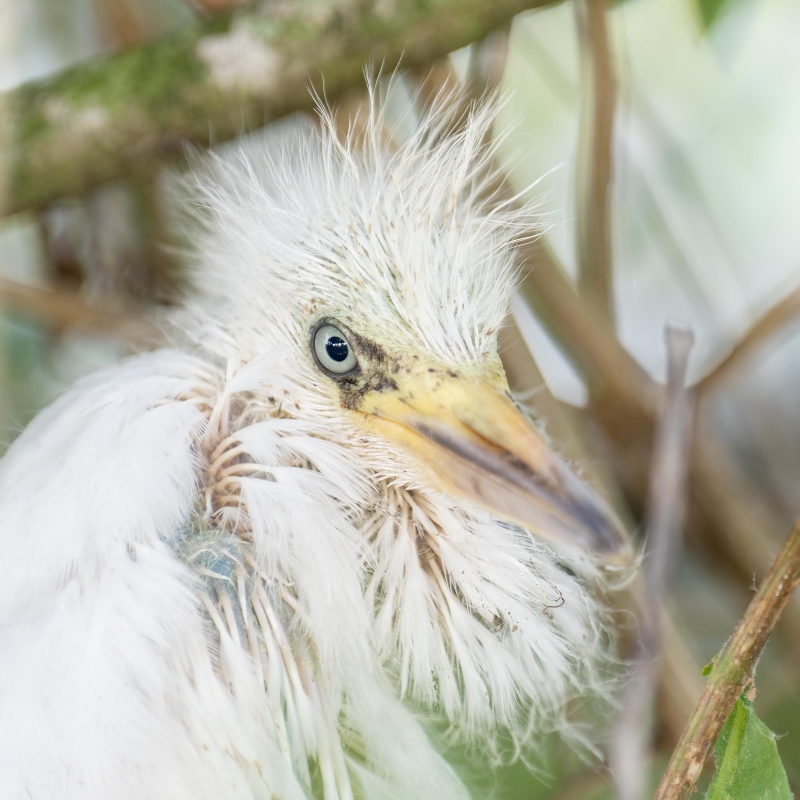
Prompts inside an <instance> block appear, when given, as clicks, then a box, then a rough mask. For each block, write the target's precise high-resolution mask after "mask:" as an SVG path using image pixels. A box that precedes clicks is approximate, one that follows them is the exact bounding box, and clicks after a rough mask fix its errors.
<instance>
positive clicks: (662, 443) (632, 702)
mask: <svg viewBox="0 0 800 800" xmlns="http://www.w3.org/2000/svg"><path fill="white" fill-rule="evenodd" d="M664 339H665V342H666V346H667V386H666V391H665V394H664V406H663V411H662V414H661V420H660V423H659V427H658V432H657V438H656V445H655V452H654V455H653V469H652V472H651V476H650V499H649V504H648V508H649V520H648V525H647V529H648V537H647V550H648V556H647V559H646V561H645V564H644V573H645V574H644V581H643V582H640V583H639V586H638V591H637V592H636V594H637V595H638V600H639V606H640V617H641V619H640V628H639V630H640V639H639V648H638V653H637V655H636V660H635V665H634V668H633V671H632V675H631V680H630V682H629V683H628V686H627V687H626V691H625V697H624V700H623V703H622V709H623V710H622V712H621V714H620V717H619V721H618V724H617V728H616V731H615V732H614V739H613V744H612V748H611V772H612V775H613V778H614V783H615V785H616V790H617V797H618V798H619V800H639V798H641V797H642V796H643V793H644V785H645V770H646V765H647V761H648V758H647V756H648V751H649V749H650V739H651V709H652V707H653V701H654V699H655V693H656V683H657V669H656V666H657V665H656V662H655V659H656V657H657V655H658V653H659V652H660V649H661V647H660V643H661V632H662V619H661V613H662V598H663V595H664V588H665V586H666V583H667V579H668V573H669V571H670V568H671V566H672V564H673V562H674V558H675V556H676V550H677V549H678V545H679V541H680V531H681V528H682V527H683V518H684V513H685V508H686V483H687V474H688V463H689V441H690V438H691V429H692V419H693V416H694V409H693V402H692V399H693V398H692V396H691V394H690V393H689V392H687V390H686V370H687V366H688V363H689V354H690V353H691V350H692V346H693V344H694V334H693V333H692V331H691V330H690V329H688V328H683V327H678V326H674V325H667V326H666V328H665V331H664ZM643 594H644V596H642V595H643Z"/></svg>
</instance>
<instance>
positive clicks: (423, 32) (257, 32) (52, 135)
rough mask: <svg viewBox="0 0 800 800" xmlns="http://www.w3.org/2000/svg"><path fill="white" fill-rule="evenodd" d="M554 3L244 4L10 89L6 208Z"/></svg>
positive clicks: (164, 153) (2, 151)
mask: <svg viewBox="0 0 800 800" xmlns="http://www.w3.org/2000/svg"><path fill="white" fill-rule="evenodd" d="M546 2H547V0H492V2H490V3H487V2H485V0H368V2H364V0H335V1H334V2H331V3H329V4H325V5H320V4H319V3H317V2H314V0H297V2H292V3H288V2H286V3H275V4H270V6H269V12H268V13H267V12H266V11H258V10H252V9H250V10H240V11H238V12H236V13H232V14H227V15H223V16H221V17H215V18H212V19H211V20H208V21H206V22H204V23H202V24H198V25H195V26H190V27H188V28H185V29H182V30H180V31H178V32H176V33H174V34H172V35H170V36H167V37H164V38H162V39H159V40H158V41H155V42H152V43H150V44H147V45H143V46H141V47H139V48H135V49H132V50H127V51H125V52H122V53H119V54H117V55H113V56H111V57H108V58H103V59H97V60H94V61H90V62H87V63H84V64H79V65H77V66H75V67H72V68H71V69H68V70H65V71H64V72H62V73H60V74H59V75H56V76H55V77H53V78H50V79H48V80H42V81H35V82H31V83H28V84H25V85H22V86H20V87H19V88H17V89H14V90H11V91H9V92H6V93H5V94H0V110H2V113H3V117H4V119H3V120H0V122H2V126H0V144H1V145H2V148H0V161H4V162H5V163H2V164H0V175H2V176H4V180H3V181H2V182H0V192H1V193H0V216H2V215H7V214H11V213H14V212H17V211H22V210H26V209H30V208H37V207H41V206H43V205H45V204H47V203H50V202H52V201H53V200H56V199H59V198H62V197H66V196H71V195H79V194H81V193H83V192H85V191H86V190H88V189H91V188H92V187H94V186H97V185H99V184H102V183H105V182H107V181H110V180H114V179H118V178H120V177H123V176H125V175H127V174H129V173H131V172H136V171H144V170H149V169H151V168H152V166H153V164H154V163H155V162H156V161H157V160H159V159H163V158H165V157H170V156H175V155H180V154H181V153H182V152H183V149H184V145H185V144H186V143H194V144H199V145H207V144H209V143H210V142H221V141H224V140H226V139H230V138H232V137H235V136H237V135H239V134H241V133H243V132H245V131H247V130H250V129H252V128H255V127H259V126H261V125H263V124H265V123H266V122H269V121H270V120H272V119H275V118H277V117H280V116H283V115H285V114H288V113H291V112H293V111H297V110H301V109H304V108H308V107H309V106H310V105H311V103H312V98H311V96H310V93H309V86H310V85H312V84H313V85H314V86H316V87H317V88H319V89H321V90H324V92H325V95H326V96H327V97H328V98H333V97H335V96H336V95H337V94H338V93H340V92H342V91H344V90H346V89H348V88H351V87H353V86H356V85H358V84H359V83H360V82H361V81H362V80H363V69H364V66H365V64H369V63H373V64H378V65H381V66H382V69H383V70H384V72H387V73H388V72H390V71H392V70H393V69H394V68H395V67H396V65H397V64H398V63H400V62H401V60H402V63H403V65H405V66H409V67H411V66H418V65H420V64H427V63H430V62H432V61H433V60H434V59H436V58H438V57H441V56H443V55H446V54H447V53H449V52H451V51H453V50H456V49H458V48H460V47H463V46H465V45H467V44H469V43H470V42H473V41H476V40H479V39H481V38H482V37H484V36H485V35H486V34H487V33H489V32H490V31H492V30H493V29H495V28H497V27H498V26H500V25H502V24H504V23H506V22H507V21H508V20H509V19H511V17H513V16H514V15H516V14H518V13H520V12H522V11H525V10H526V9H528V8H531V7H535V6H538V5H544V4H545V3H546Z"/></svg>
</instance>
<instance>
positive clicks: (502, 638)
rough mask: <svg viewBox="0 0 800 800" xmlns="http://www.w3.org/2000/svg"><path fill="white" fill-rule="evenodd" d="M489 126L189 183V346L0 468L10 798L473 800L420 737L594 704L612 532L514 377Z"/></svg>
mask: <svg viewBox="0 0 800 800" xmlns="http://www.w3.org/2000/svg"><path fill="white" fill-rule="evenodd" d="M494 115H495V106H493V105H492V104H485V105H479V106H477V107H475V108H474V109H473V110H472V112H471V113H470V116H469V119H468V121H467V123H466V125H465V126H463V127H462V128H461V129H459V130H454V131H451V132H449V133H447V132H446V131H445V130H444V129H445V128H446V127H447V125H446V123H447V120H446V119H445V118H444V117H443V116H442V115H441V114H433V115H431V116H429V117H427V118H425V119H423V120H422V121H421V122H420V124H419V127H418V129H417V130H416V132H415V133H414V134H413V135H411V136H410V138H409V139H408V140H407V141H404V142H401V143H399V144H397V145H390V144H388V143H387V142H386V139H385V137H384V136H383V135H382V132H381V128H382V125H383V120H382V119H381V112H380V110H379V109H376V108H374V107H373V108H372V111H371V114H370V116H369V120H368V122H367V130H366V133H365V134H364V135H363V136H358V137H355V136H351V137H350V138H348V139H346V140H344V141H342V140H340V139H339V138H338V137H337V134H336V133H335V131H334V128H333V125H332V123H331V121H330V119H329V117H328V116H327V115H326V114H324V113H323V114H322V122H323V124H322V126H321V129H317V128H312V127H311V126H308V127H298V126H295V127H293V128H290V129H289V130H288V132H287V131H285V132H284V133H283V134H282V135H280V136H278V137H277V138H275V137H273V139H272V140H257V141H255V142H254V143H251V144H249V145H242V146H241V147H240V148H239V149H237V150H228V151H226V152H225V153H223V154H221V155H217V156H214V157H209V159H208V160H207V161H206V162H205V163H204V164H203V165H202V166H201V167H200V168H199V170H198V171H197V172H196V175H195V178H194V184H195V185H194V188H193V198H194V199H193V203H194V210H193V212H192V215H191V216H192V221H191V222H190V227H189V228H188V229H187V230H188V231H189V236H190V238H191V239H192V247H193V255H192V256H191V257H190V262H191V269H192V276H193V286H194V288H193V290H192V293H191V294H190V296H189V298H188V299H187V301H186V304H185V307H184V308H182V309H181V310H180V312H178V314H177V315H176V317H175V319H174V321H173V322H174V325H175V329H177V330H180V331H181V332H182V334H181V336H180V337H178V336H177V335H174V336H173V339H174V340H175V342H176V344H175V346H174V347H172V348H169V349H163V350H160V351H158V352H153V353H148V354H143V355H140V356H137V357H134V358H131V359H129V360H127V361H125V362H123V363H121V364H119V365H117V366H114V367H112V368H110V369H106V370H104V371H102V372H99V373H97V374H95V375H93V376H91V377H89V378H87V379H85V380H83V381H81V382H80V383H79V384H78V385H77V386H75V387H74V388H73V389H72V390H71V391H69V392H68V393H67V394H66V395H65V396H64V397H62V398H61V399H60V400H58V401H57V402H56V403H54V404H53V405H52V406H51V407H50V408H48V409H47V410H46V411H44V412H43V413H42V414H40V415H39V417H38V418H37V419H36V420H35V421H34V422H33V423H32V424H31V425H30V426H29V427H28V429H27V430H26V431H25V432H24V433H23V434H22V435H21V436H20V437H19V439H18V440H17V441H16V442H15V443H14V445H13V446H12V447H11V449H10V450H9V452H8V454H7V455H6V457H5V458H4V460H3V461H2V464H0V542H2V552H3V556H4V566H5V569H4V579H3V581H2V583H0V794H2V796H3V797H8V798H28V800H48V799H49V798H58V799H59V800H100V799H101V798H102V799H103V800H108V798H115V799H116V798H119V799H124V798H148V799H149V800H205V799H206V798H207V799H208V800H221V798H225V799H226V800H227V799H228V798H230V799H231V800H233V799H234V798H235V799H237V800H238V799H239V798H241V799H242V800H244V799H245V798H247V799H248V800H249V799H250V798H263V799H264V800H266V799H267V798H270V799H275V798H278V799H279V800H300V799H301V798H302V799H305V798H316V797H319V798H325V800H352V799H353V798H366V799H367V800H376V799H380V798H387V799H388V798H397V799H398V800H399V799H401V798H402V799H406V798H408V799H410V800H412V799H417V798H419V799H420V800H422V798H437V800H456V798H467V797H469V792H468V790H467V788H466V787H465V785H464V783H463V782H462V780H461V779H460V778H459V777H458V776H457V774H456V772H455V771H454V770H453V768H452V767H451V766H450V765H449V764H448V762H447V760H446V758H445V757H444V756H443V755H442V753H441V752H440V751H439V749H438V748H437V747H436V745H435V744H434V742H433V740H432V739H431V737H430V736H429V735H428V729H427V725H428V723H429V722H431V721H439V722H441V723H444V724H446V725H447V726H448V727H449V730H450V731H451V732H452V734H453V735H454V736H457V737H459V738H460V739H461V740H462V741H466V742H469V743H471V744H473V745H477V746H480V747H483V748H486V749H488V750H492V749H493V748H495V749H497V748H499V747H500V744H499V743H500V742H501V741H505V742H510V743H511V744H512V745H513V747H514V748H516V751H517V753H523V752H524V751H525V750H526V748H529V747H530V746H531V742H535V735H536V733H537V731H540V730H542V729H544V728H547V727H552V726H553V720H554V719H557V718H558V717H559V714H560V712H561V711H562V709H563V707H564V705H565V703H566V702H567V700H568V699H570V698H571V697H573V696H575V695H578V694H582V693H584V692H586V691H587V690H591V688H592V684H593V682H594V681H595V678H596V676H595V668H596V653H595V648H597V647H602V644H603V641H604V631H603V627H604V617H603V611H602V609H601V607H600V605H599V604H598V603H597V601H596V600H594V599H593V597H592V592H591V591H589V590H587V587H586V585H585V584H586V579H585V578H584V577H582V576H583V575H585V574H586V573H587V572H588V573H591V571H592V569H593V567H592V566H591V565H592V564H594V563H595V562H596V561H597V559H598V557H599V558H600V559H601V560H602V558H605V557H609V556H611V557H613V556H614V555H616V554H618V553H619V552H620V551H621V549H622V548H623V537H622V534H621V533H620V531H619V529H618V526H617V523H616V522H615V521H614V519H613V518H612V516H611V515H610V514H609V512H608V511H607V509H606V508H605V507H604V506H603V504H602V503H601V502H599V501H598V500H597V499H595V498H594V497H593V496H592V494H591V493H590V492H589V490H588V489H587V488H586V487H585V486H584V484H582V483H581V481H580V480H579V479H578V478H577V477H575V475H574V474H572V473H571V472H570V470H569V469H568V468H567V467H566V466H565V465H564V464H563V463H562V462H561V461H560V460H559V458H558V457H557V456H556V455H555V454H554V453H553V452H552V450H551V449H550V447H549V446H548V444H547V443H546V442H545V440H544V439H543V437H542V435H541V434H540V433H539V432H538V431H537V430H536V428H535V427H533V426H532V425H531V423H530V422H529V420H528V419H527V418H526V417H525V415H524V414H523V413H522V412H521V411H520V410H519V409H518V408H517V406H516V405H515V403H514V401H513V400H512V399H511V396H510V394H509V391H508V386H507V384H506V380H505V377H504V373H503V369H502V366H501V363H500V359H499V357H498V352H497V331H498V328H499V327H500V325H501V324H502V323H503V320H504V318H505V316H506V314H507V308H508V303H509V299H510V296H511V293H512V290H513V282H514V276H515V261H514V259H515V255H514V246H513V242H514V238H515V236H517V235H518V234H519V231H520V229H521V227H522V226H528V225H529V224H530V218H531V214H530V212H529V211H527V210H525V209H523V210H522V211H514V210H511V209H510V208H506V209H503V208H499V209H498V208H496V207H494V208H493V207H492V206H491V205H490V204H489V200H488V199H487V193H488V191H487V187H488V181H489V180H490V177H491V176H490V172H491V170H489V169H488V163H487V161H488V158H489V155H490V154H488V153H487V152H486V150H485V148H484V147H483V145H482V142H484V141H485V137H486V133H487V131H488V130H489V128H490V126H491V125H492V122H493V119H494ZM548 543H553V547H551V545H550V544H548ZM554 548H555V549H554ZM583 551H588V552H589V553H590V554H593V555H591V556H583V555H581V553H582V552H583ZM495 752H496V750H495Z"/></svg>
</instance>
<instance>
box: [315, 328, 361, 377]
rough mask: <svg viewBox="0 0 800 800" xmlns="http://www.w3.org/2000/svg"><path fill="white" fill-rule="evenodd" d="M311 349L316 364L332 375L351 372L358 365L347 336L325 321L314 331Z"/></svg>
mask: <svg viewBox="0 0 800 800" xmlns="http://www.w3.org/2000/svg"><path fill="white" fill-rule="evenodd" d="M312 350H313V351H314V356H315V357H316V360H317V364H319V366H320V367H322V369H323V370H324V371H325V372H327V373H329V374H331V375H332V376H333V377H337V376H339V375H345V374H346V373H349V372H352V371H353V370H354V369H355V368H356V367H357V366H358V359H357V358H356V356H355V353H354V352H353V348H352V347H350V345H349V344H348V343H347V337H346V336H345V335H344V334H343V333H342V332H341V331H340V330H339V328H337V327H336V326H335V325H329V324H327V323H326V324H323V325H320V326H319V327H318V328H317V329H316V331H314V336H313V342H312Z"/></svg>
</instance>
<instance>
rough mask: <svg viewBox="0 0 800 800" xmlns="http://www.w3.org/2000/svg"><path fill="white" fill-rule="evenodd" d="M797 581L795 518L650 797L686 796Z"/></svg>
mask: <svg viewBox="0 0 800 800" xmlns="http://www.w3.org/2000/svg"><path fill="white" fill-rule="evenodd" d="M798 583H800V521H799V522H798V523H796V524H795V527H794V530H793V531H792V532H791V534H789V538H788V539H787V540H786V543H785V544H784V546H783V548H782V550H781V552H780V553H779V554H778V557H777V558H776V559H775V563H774V564H773V565H772V569H771V570H770V571H769V573H768V575H767V577H766V578H765V579H764V581H763V583H762V584H761V587H760V588H759V590H758V591H757V592H756V596H755V597H754V598H753V600H752V602H751V603H750V605H749V607H748V608H747V611H746V612H745V615H744V617H742V620H741V622H740V623H739V624H738V625H737V626H736V630H735V631H734V632H733V635H732V636H731V638H730V639H729V640H728V643H727V644H726V645H725V647H723V648H722V651H721V652H720V654H719V656H717V659H716V661H715V662H714V665H713V668H712V670H711V674H710V675H709V678H708V683H707V684H706V688H705V691H704V692H703V696H702V697H701V698H700V702H699V703H698V704H697V708H696V709H695V711H694V714H693V715H692V718H691V719H690V720H689V723H688V724H687V726H686V729H685V730H684V732H683V736H681V740H680V742H679V743H678V746H677V747H676V748H675V751H674V752H673V754H672V758H671V759H670V762H669V765H668V766H667V771H666V772H665V773H664V777H663V778H662V779H661V783H660V784H659V786H658V789H656V793H655V794H654V795H653V800H683V799H684V798H687V797H689V795H690V794H691V792H692V791H693V789H694V785H695V784H696V783H697V779H698V778H699V777H700V774H701V772H702V771H703V766H704V765H705V763H706V759H707V758H708V756H709V754H710V752H711V749H712V748H713V746H714V743H715V742H716V740H717V737H718V736H719V733H720V731H721V730H722V726H723V725H724V724H725V720H726V719H727V718H728V716H729V714H730V713H731V711H732V710H733V706H734V704H735V703H736V700H737V699H738V698H739V697H740V696H741V694H742V692H743V691H744V689H745V687H746V686H747V683H748V681H749V680H750V679H751V677H752V675H753V671H754V669H755V666H756V662H757V661H758V657H759V655H761V651H762V650H763V649H764V645H765V644H766V643H767V639H768V638H769V635H770V633H771V632H772V629H773V628H774V627H775V624H776V623H777V621H778V618H779V617H780V615H781V613H782V612H783V610H784V609H785V608H786V605H787V603H788V602H789V599H790V597H791V596H792V593H793V592H794V590H795V589H796V588H797V585H798Z"/></svg>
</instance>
